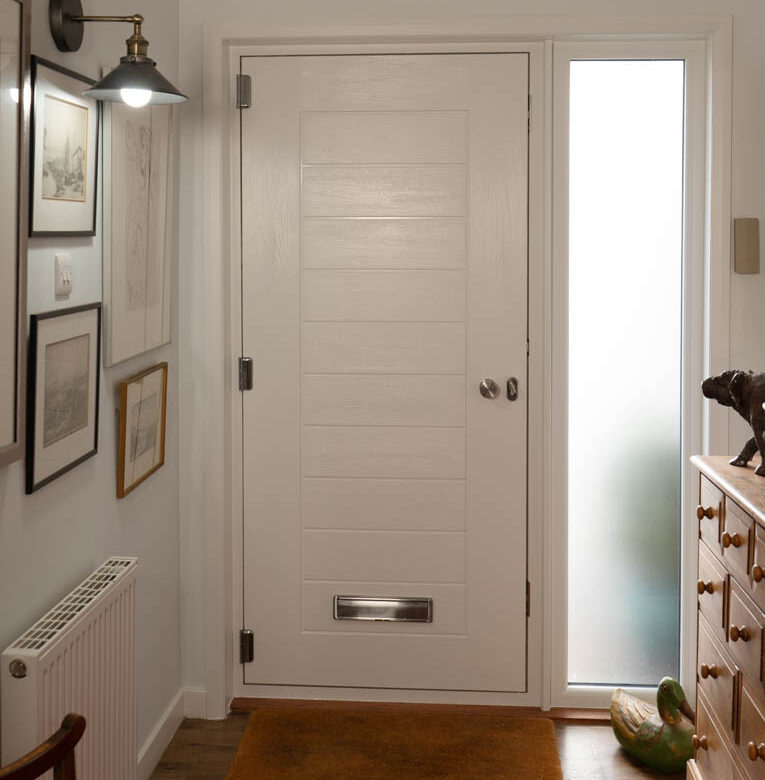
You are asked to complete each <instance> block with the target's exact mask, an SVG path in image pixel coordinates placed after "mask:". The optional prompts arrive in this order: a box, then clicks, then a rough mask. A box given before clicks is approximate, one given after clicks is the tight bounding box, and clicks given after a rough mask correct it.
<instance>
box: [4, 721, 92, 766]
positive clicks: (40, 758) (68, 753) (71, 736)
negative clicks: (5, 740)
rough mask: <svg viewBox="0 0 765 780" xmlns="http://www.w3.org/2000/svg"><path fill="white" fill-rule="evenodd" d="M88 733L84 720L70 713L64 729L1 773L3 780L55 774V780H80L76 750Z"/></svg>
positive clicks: (64, 722) (62, 727)
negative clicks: (75, 762) (76, 762)
mask: <svg viewBox="0 0 765 780" xmlns="http://www.w3.org/2000/svg"><path fill="white" fill-rule="evenodd" d="M84 732H85V718H83V717H82V715H76V714H75V713H73V712H70V713H69V714H68V715H67V716H66V717H65V718H64V720H63V721H61V728H60V729H59V730H58V731H57V732H56V733H55V734H54V735H53V736H52V737H49V738H48V739H46V740H45V742H43V743H42V744H41V745H38V746H37V747H36V748H34V750H30V751H29V753H27V754H26V755H25V756H22V757H21V758H20V759H19V760H18V761H14V762H13V763H12V764H8V766H5V767H3V768H2V769H0V780H35V778H37V777H40V776H41V775H43V774H45V773H46V772H47V771H48V770H49V769H52V770H53V780H77V773H76V772H75V768H74V747H75V745H76V744H77V743H78V742H79V741H80V738H81V737H82V735H83V734H84Z"/></svg>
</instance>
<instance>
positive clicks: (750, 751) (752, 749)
mask: <svg viewBox="0 0 765 780" xmlns="http://www.w3.org/2000/svg"><path fill="white" fill-rule="evenodd" d="M746 754H747V756H749V760H750V761H756V760H757V759H758V758H761V759H762V760H763V761H765V742H760V744H759V745H755V744H754V742H749V743H747V746H746Z"/></svg>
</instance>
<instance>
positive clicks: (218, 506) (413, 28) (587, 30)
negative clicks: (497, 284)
mask: <svg viewBox="0 0 765 780" xmlns="http://www.w3.org/2000/svg"><path fill="white" fill-rule="evenodd" d="M625 37H627V38H630V37H632V38H634V37H639V38H642V39H646V38H661V39H666V38H667V37H670V38H676V39H686V40H687V39H689V38H691V39H697V40H704V41H706V42H707V44H708V45H707V69H708V79H707V139H706V160H707V174H706V195H705V201H706V204H705V205H706V220H705V222H706V224H705V255H706V258H707V262H706V269H707V274H706V283H705V291H706V294H705V342H706V343H705V371H706V372H710V373H711V372H713V371H716V370H720V369H721V368H722V367H727V363H728V354H729V324H728V318H729V288H730V278H729V268H730V228H729V225H730V196H731V183H730V177H731V170H730V169H731V159H730V157H731V89H732V85H731V76H732V18H731V17H730V16H727V15H642V14H634V15H632V14H630V15H618V14H614V15H608V14H605V15H568V14H559V15H517V16H514V15H505V16H500V17H483V18H476V17H469V16H465V17H463V18H458V19H450V20H435V19H422V18H420V19H414V20H411V21H409V22H408V23H398V24H389V23H383V24H375V23H372V22H370V23H367V24H351V25H337V24H335V25H331V26H328V25H310V26H306V25H300V24H288V23H275V22H273V21H269V20H264V19H258V18H256V17H253V19H251V20H249V21H247V22H244V23H243V22H241V21H240V22H216V23H210V24H208V25H205V27H204V29H203V46H202V81H203V94H202V105H201V110H200V111H199V112H198V113H197V115H194V114H191V115H190V116H189V120H191V127H192V131H194V130H195V129H196V127H198V128H199V133H198V141H195V142H193V149H192V154H193V157H194V159H195V161H196V162H198V163H199V164H200V166H201V179H202V192H201V193H200V194H199V196H198V197H199V200H200V207H201V211H202V212H203V213H204V215H205V219H204V222H203V226H202V256H203V257H204V258H205V259H206V262H205V263H202V264H200V265H199V267H189V268H188V269H187V282H186V285H185V286H184V291H186V290H187V291H189V292H188V298H189V299H188V300H187V301H186V302H185V303H186V306H188V307H189V308H190V309H191V310H193V311H194V312H195V315H194V317H195V319H196V320H197V322H198V326H195V327H194V328H193V329H192V331H191V332H190V333H189V334H188V339H187V341H183V340H182V342H183V343H182V344H181V347H180V350H181V353H182V356H183V360H184V361H186V363H187V365H188V366H189V368H188V369H187V370H186V372H185V376H186V377H187V379H189V380H190V381H192V382H193V383H194V392H193V394H192V395H191V396H190V397H189V399H188V400H187V401H185V402H184V403H183V405H182V409H181V415H182V419H183V421H184V423H185V425H182V426H181V430H182V433H181V437H182V446H183V447H184V451H186V452H187V455H188V457H189V459H190V461H191V462H192V463H193V464H194V466H193V468H189V469H184V470H182V474H181V482H180V491H181V495H182V496H185V499H184V502H183V505H184V514H185V516H184V525H185V526H186V527H187V529H188V530H187V534H188V536H187V537H186V538H185V539H184V540H182V547H181V549H182V556H183V558H184V561H182V564H183V568H184V569H185V570H186V571H188V572H194V573H195V575H196V576H197V578H198V579H200V580H201V582H202V583H203V586H202V587H203V591H202V594H201V595H202V603H201V604H199V603H194V604H185V605H184V615H183V616H184V623H185V627H184V632H183V636H184V642H185V643H194V644H195V645H196V646H197V647H198V648H199V649H197V650H195V651H193V653H194V656H193V657H192V659H191V661H190V662H188V663H186V664H184V667H185V668H186V669H188V668H189V667H195V669H192V671H191V672H190V674H191V676H194V677H196V679H195V680H194V682H196V683H198V684H199V685H200V687H198V688H195V689H193V700H194V703H195V707H194V708H193V709H194V714H195V715H197V716H201V717H208V718H214V719H218V718H223V717H225V715H226V713H227V711H228V704H229V702H230V700H231V698H232V697H233V696H234V695H241V694H243V693H245V694H246V695H252V691H250V690H249V688H250V687H252V686H248V689H247V690H246V691H242V690H241V688H242V684H241V681H240V678H241V675H240V674H238V672H239V670H238V667H239V664H238V659H237V657H236V649H237V648H236V644H237V643H236V642H235V641H234V635H235V631H238V628H239V627H240V618H239V616H241V614H242V611H241V605H242V583H241V566H240V564H239V562H238V560H237V557H236V553H235V550H236V544H235V543H234V539H235V538H240V539H241V529H242V507H241V501H239V500H236V499H235V496H241V483H242V475H241V465H242V464H241V438H242V434H241V430H242V429H241V421H242V420H241V396H240V394H239V392H238V390H237V389H236V387H237V381H236V367H237V362H236V359H237V358H238V357H239V355H240V344H241V318H240V312H239V293H238V282H239V272H240V267H241V256H240V248H239V208H238V203H237V202H236V198H235V197H234V191H233V185H234V184H235V183H236V181H237V179H238V175H239V174H238V170H239V168H238V165H239V159H238V131H239V121H238V119H239V118H238V111H237V109H236V108H235V80H234V75H235V74H236V73H237V72H238V58H239V55H240V53H241V50H242V48H246V49H247V50H249V51H260V52H263V53H265V52H269V53H272V54H273V53H306V52H307V51H311V52H319V51H323V52H324V53H338V52H339V51H343V52H345V53H348V52H351V53H356V54H363V53H380V52H406V51H410V52H411V51H413V50H416V51H431V52H439V53H447V52H457V51H462V52H464V51H497V50H501V51H527V52H529V54H530V67H531V71H530V73H531V84H530V90H531V94H532V106H531V113H532V117H531V118H532V125H531V136H530V146H529V151H530V169H529V170H530V180H529V185H530V188H532V189H531V191H530V198H529V209H530V224H529V259H530V262H529V334H530V341H531V349H530V356H529V388H530V395H529V410H528V414H529V422H528V426H529V427H528V430H529V448H528V516H529V517H531V518H537V519H538V522H537V523H533V524H530V528H529V535H528V572H529V579H530V581H531V582H532V590H531V617H530V619H529V622H528V631H529V646H528V656H529V663H528V690H527V693H525V694H513V695H493V694H486V695H482V696H471V695H468V696H466V697H465V699H466V700H467V699H468V698H469V700H470V702H471V703H486V704H511V705H528V706H536V707H540V706H541V707H542V708H549V707H550V703H551V669H552V648H551V642H550V639H549V638H550V637H551V611H552V599H553V597H552V592H551V589H550V587H549V578H550V572H551V568H552V560H551V554H550V547H551V539H552V534H553V527H552V492H553V491H552V487H553V486H552V478H551V470H550V467H551V465H552V448H551V441H552V419H551V398H552V382H553V376H552V370H551V357H552V339H551V328H550V323H551V322H552V305H553V304H552V154H551V151H552V72H553V68H552V64H553V57H552V45H553V41H560V40H571V39H576V40H582V39H590V40H603V39H604V38H606V39H609V38H611V39H624V38H625ZM195 122H196V126H195V125H194V123H195ZM710 280H712V281H713V282H714V284H710ZM195 337H199V339H198V340H196V339H195ZM200 341H201V343H200ZM221 368H223V371H221ZM707 407H708V409H707V411H706V413H705V425H704V451H708V450H709V449H719V448H720V447H721V446H722V447H727V440H728V433H727V427H728V420H727V415H725V414H724V410H721V409H720V410H718V409H717V408H715V407H711V406H709V405H707ZM211 410H218V413H219V416H218V419H222V420H223V423H222V425H221V426H220V427H219V428H218V429H214V430H209V429H208V430H205V431H203V432H202V434H201V435H194V434H193V433H192V432H193V431H194V425H195V422H196V421H198V420H200V419H204V417H206V416H209V415H210V411H211ZM184 429H185V430H186V431H188V433H184ZM202 475H203V476H204V479H200V476H202ZM238 678H239V679H238ZM186 683H187V684H189V683H190V681H189V680H188V677H187V679H186ZM389 693H391V694H393V695H392V696H391V697H389V698H395V699H396V700H398V701H405V700H418V701H426V700H439V699H438V697H433V696H430V695H429V694H427V695H419V694H418V693H417V692H414V693H413V692H411V691H409V692H401V695H398V693H397V692H389ZM311 694H312V695H314V696H326V697H327V698H330V696H331V695H333V694H334V695H335V696H336V697H338V698H345V697H347V695H348V694H347V692H343V691H342V690H339V691H338V690H334V689H333V690H328V691H326V692H325V691H324V690H322V689H312V691H311ZM379 694H380V692H379V691H371V692H367V691H354V695H355V696H357V697H358V698H369V699H374V698H378V697H379ZM260 695H263V696H266V695H270V696H273V695H291V696H300V695H301V692H300V691H294V690H290V691H281V692H277V691H274V690H268V691H266V690H264V691H261V692H260ZM444 698H445V699H448V701H450V702H455V703H458V702H459V701H460V697H455V696H454V695H453V694H449V695H448V696H446V697H444ZM442 700H443V699H442Z"/></svg>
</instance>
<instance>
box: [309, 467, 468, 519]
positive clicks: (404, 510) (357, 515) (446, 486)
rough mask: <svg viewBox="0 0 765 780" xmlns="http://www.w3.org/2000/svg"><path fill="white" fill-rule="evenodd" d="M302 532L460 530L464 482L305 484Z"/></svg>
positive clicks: (339, 481)
mask: <svg viewBox="0 0 765 780" xmlns="http://www.w3.org/2000/svg"><path fill="white" fill-rule="evenodd" d="M302 505H303V527H304V528H335V529H342V528H346V529H358V530H368V531H374V530H378V531H383V530H409V531H463V530H464V529H465V482H464V480H457V479H454V480H451V479H449V480H447V479H315V478H312V477H306V478H304V479H303V503H302Z"/></svg>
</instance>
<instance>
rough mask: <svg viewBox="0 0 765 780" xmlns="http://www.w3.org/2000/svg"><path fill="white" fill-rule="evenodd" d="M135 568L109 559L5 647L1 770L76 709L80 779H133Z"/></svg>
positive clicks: (129, 561) (0, 683)
mask: <svg viewBox="0 0 765 780" xmlns="http://www.w3.org/2000/svg"><path fill="white" fill-rule="evenodd" d="M137 565H138V564H137V560H136V559H135V558H118V557H112V558H109V560H107V561H106V562H105V563H104V564H103V565H102V566H100V567H99V568H98V569H96V570H95V571H94V572H93V573H92V574H91V575H90V576H89V577H88V578H87V579H86V580H85V581H84V582H82V584H80V585H79V586H78V587H76V588H75V589H74V590H73V591H72V592H71V593H70V594H69V595H68V596H66V598H64V599H62V600H61V601H60V602H59V603H58V604H56V606H55V607H54V608H53V609H52V610H50V612H48V614H47V615H45V616H44V617H43V618H42V619H40V620H38V621H37V623H35V624H34V625H33V626H32V627H31V628H29V629H28V630H27V631H25V632H24V634H22V635H21V636H20V637H19V638H18V639H17V640H16V641H15V642H12V643H11V644H10V645H9V646H8V647H7V648H6V649H5V651H4V652H3V655H2V660H1V661H0V663H2V669H1V670H0V728H1V731H0V742H1V743H2V760H1V761H0V765H3V764H7V763H9V762H10V761H15V760H16V759H17V758H19V756H22V755H23V754H24V753H26V752H27V751H28V750H30V749H31V748H33V747H34V746H35V745H37V744H38V743H40V742H42V741H43V740H44V739H46V738H47V737H49V736H50V735H51V734H53V732H54V731H56V730H57V729H58V727H59V726H60V725H61V719H62V718H63V717H64V715H65V714H66V713H67V712H78V713H80V714H81V715H84V716H85V718H86V720H87V726H86V728H85V735H84V736H83V738H82V740H81V742H80V744H79V745H78V746H77V748H76V753H75V756H76V762H77V778H78V780H135V772H136V708H135V578H136V569H137ZM51 774H52V773H48V775H46V777H50V776H51Z"/></svg>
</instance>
